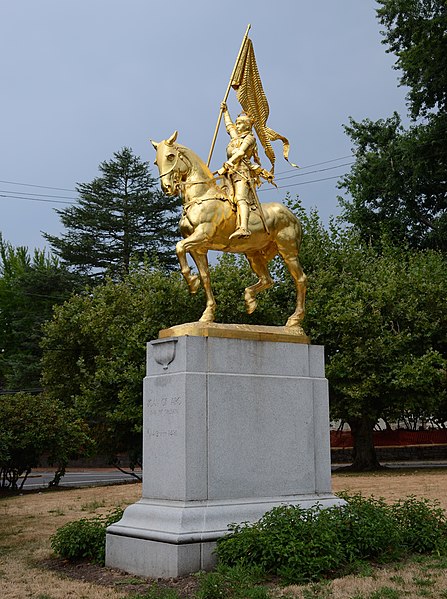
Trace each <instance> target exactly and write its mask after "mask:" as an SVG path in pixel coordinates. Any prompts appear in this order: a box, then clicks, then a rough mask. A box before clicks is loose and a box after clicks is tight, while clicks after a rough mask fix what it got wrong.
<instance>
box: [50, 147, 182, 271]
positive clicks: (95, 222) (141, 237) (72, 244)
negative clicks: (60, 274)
mask: <svg viewBox="0 0 447 599" xmlns="http://www.w3.org/2000/svg"><path fill="white" fill-rule="evenodd" d="M99 170H100V173H101V176H99V177H97V178H95V179H94V180H93V181H92V182H91V183H81V184H79V185H78V186H77V190H78V192H79V195H80V198H79V201H78V202H77V203H76V204H75V205H73V206H69V207H67V208H64V209H62V210H57V212H58V214H59V215H60V218H61V221H62V223H63V225H64V226H65V227H66V229H67V233H65V234H63V235H62V236H61V237H56V236H54V235H49V234H48V233H45V234H44V237H45V238H46V239H47V240H48V241H49V242H50V244H51V246H52V248H53V250H54V251H55V252H56V254H58V255H59V256H60V257H61V258H62V260H63V261H64V263H65V264H67V265H69V266H71V267H73V269H75V270H76V271H77V272H80V273H85V274H88V275H90V276H92V277H95V276H96V277H98V276H103V275H104V274H105V273H108V274H110V275H111V276H112V277H114V278H122V277H123V276H124V275H125V274H127V273H128V272H129V269H130V264H131V260H132V258H133V259H136V260H138V261H139V262H140V263H141V262H142V261H143V258H144V256H145V255H147V256H149V258H151V259H153V258H154V257H156V259H157V260H158V263H159V264H161V265H164V266H166V267H169V268H171V267H172V266H173V265H174V264H176V259H175V255H174V253H173V249H172V248H173V246H174V240H175V239H176V237H177V236H178V234H177V230H178V227H177V222H178V219H179V216H178V209H179V205H180V201H179V199H178V198H170V197H168V196H165V195H164V194H163V193H161V192H160V191H158V190H156V189H155V186H156V184H157V181H156V180H155V179H154V178H153V177H152V176H151V174H150V171H149V165H148V163H146V162H142V161H141V159H140V158H139V157H137V156H135V155H134V154H133V153H132V150H131V149H130V148H123V149H122V150H121V151H119V152H115V154H114V158H113V159H112V160H109V161H104V162H102V163H101V164H100V165H99Z"/></svg>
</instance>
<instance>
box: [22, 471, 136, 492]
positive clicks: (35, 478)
mask: <svg viewBox="0 0 447 599" xmlns="http://www.w3.org/2000/svg"><path fill="white" fill-rule="evenodd" d="M135 472H136V474H139V475H140V476H141V470H136V471H135ZM53 477H54V472H53V471H41V470H37V471H34V470H33V471H32V472H31V474H30V476H29V477H28V478H27V479H26V481H25V484H24V486H23V488H24V490H32V489H44V488H46V487H48V483H49V482H50V481H51V480H53ZM136 481H137V479H136V478H135V477H134V476H131V475H129V474H124V473H123V472H120V471H119V470H110V469H98V470H92V469H89V470H81V471H80V470H77V471H74V470H71V471H67V473H66V474H65V476H64V477H63V478H62V479H61V481H60V483H59V486H60V487H91V486H100V485H113V484H117V483H123V482H136Z"/></svg>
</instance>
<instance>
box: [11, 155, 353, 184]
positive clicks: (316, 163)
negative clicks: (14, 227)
mask: <svg viewBox="0 0 447 599" xmlns="http://www.w3.org/2000/svg"><path fill="white" fill-rule="evenodd" d="M354 156H355V154H348V155H347V156H340V158H332V160H325V161H324V162H315V164H308V165H307V166H300V167H298V168H299V170H300V171H303V170H304V169H306V168H313V167H314V166H321V165H323V164H329V163H330V162H337V160H345V159H346V158H353V157H354ZM295 170H296V169H295V168H289V169H288V170H286V171H282V172H280V173H276V174H277V175H285V174H286V173H290V172H292V171H295ZM0 183H1V181H0Z"/></svg>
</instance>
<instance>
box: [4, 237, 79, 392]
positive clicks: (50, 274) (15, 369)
mask: <svg viewBox="0 0 447 599" xmlns="http://www.w3.org/2000/svg"><path fill="white" fill-rule="evenodd" d="M81 287H82V281H80V280H79V278H78V277H76V276H75V275H73V274H71V273H70V272H68V270H67V269H66V268H65V267H62V266H61V265H60V264H59V261H58V260H57V259H56V258H55V257H53V256H48V255H47V254H46V253H45V251H42V250H35V251H34V254H33V255H32V256H31V255H30V254H29V252H28V249H27V248H25V247H18V248H14V247H13V246H11V244H9V243H6V242H4V241H2V239H1V237H0V392H1V390H2V389H10V390H11V389H15V390H19V389H21V390H23V389H26V390H32V389H34V390H35V389H38V388H39V387H40V359H41V355H42V352H41V349H40V346H39V343H40V339H41V336H42V324H43V322H44V321H45V320H48V319H49V318H51V315H52V310H53V305H54V304H57V303H59V304H60V303H62V302H64V301H65V300H66V299H68V297H69V296H70V294H71V292H72V291H73V290H75V289H80V288H81Z"/></svg>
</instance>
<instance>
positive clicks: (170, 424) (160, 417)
mask: <svg viewBox="0 0 447 599" xmlns="http://www.w3.org/2000/svg"><path fill="white" fill-rule="evenodd" d="M182 407H183V399H182V398H181V397H179V396H175V397H150V398H148V400H147V413H148V416H149V418H150V420H151V422H150V424H149V426H148V428H147V434H148V436H149V437H155V438H166V439H167V438H172V437H176V436H177V435H178V429H177V428H176V427H175V424H176V423H175V420H176V416H178V415H179V414H180V412H181V409H182Z"/></svg>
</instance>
